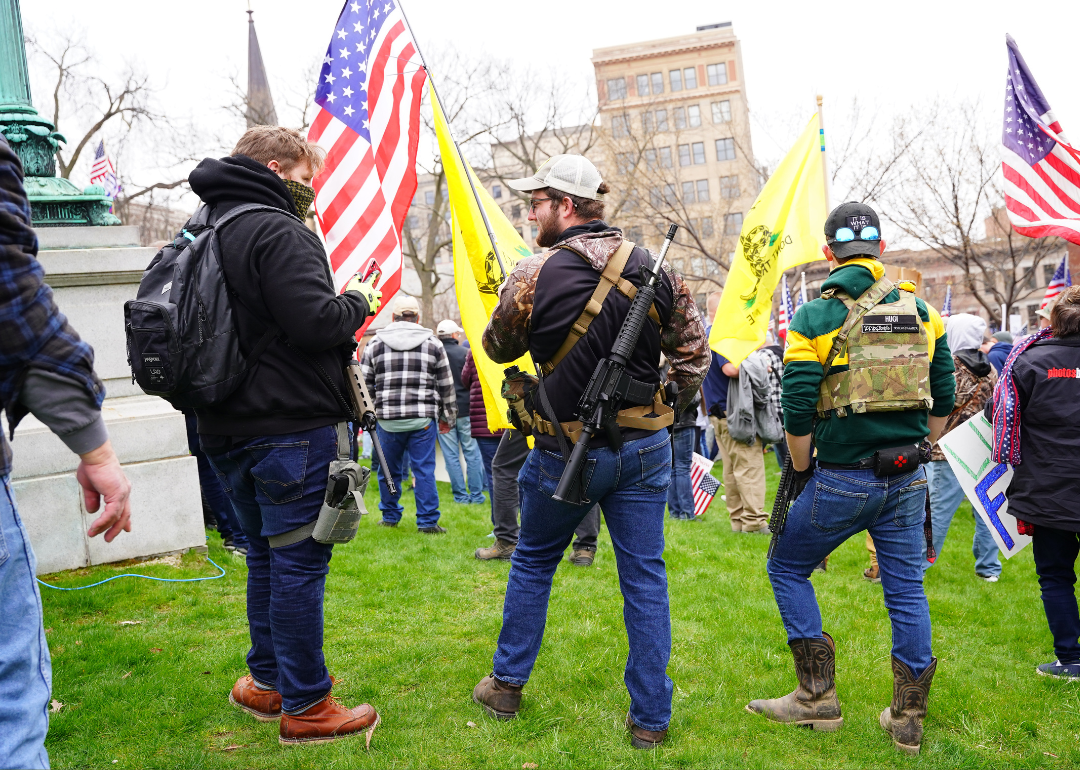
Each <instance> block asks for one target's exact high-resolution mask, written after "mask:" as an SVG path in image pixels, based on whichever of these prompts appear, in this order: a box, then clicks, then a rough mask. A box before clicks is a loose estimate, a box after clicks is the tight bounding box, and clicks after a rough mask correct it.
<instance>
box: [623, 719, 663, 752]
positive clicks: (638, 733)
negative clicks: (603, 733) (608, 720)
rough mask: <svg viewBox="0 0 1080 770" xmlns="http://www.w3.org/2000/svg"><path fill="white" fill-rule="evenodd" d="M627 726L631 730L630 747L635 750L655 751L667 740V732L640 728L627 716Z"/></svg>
mask: <svg viewBox="0 0 1080 770" xmlns="http://www.w3.org/2000/svg"><path fill="white" fill-rule="evenodd" d="M626 726H627V728H629V730H630V745H631V746H633V747H634V748H635V749H655V748H656V747H657V746H659V745H660V744H661V743H663V742H664V739H665V738H667V730H646V729H645V728H644V727H638V726H637V725H636V724H634V720H633V719H631V718H630V715H629V714H627V715H626Z"/></svg>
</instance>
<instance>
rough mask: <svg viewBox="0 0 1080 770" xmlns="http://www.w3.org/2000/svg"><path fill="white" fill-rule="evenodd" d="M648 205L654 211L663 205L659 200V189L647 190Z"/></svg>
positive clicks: (651, 188)
mask: <svg viewBox="0 0 1080 770" xmlns="http://www.w3.org/2000/svg"><path fill="white" fill-rule="evenodd" d="M649 205H650V206H652V207H653V208H654V209H658V208H660V207H661V206H663V205H664V201H663V200H662V199H661V198H660V188H659V187H650V188H649Z"/></svg>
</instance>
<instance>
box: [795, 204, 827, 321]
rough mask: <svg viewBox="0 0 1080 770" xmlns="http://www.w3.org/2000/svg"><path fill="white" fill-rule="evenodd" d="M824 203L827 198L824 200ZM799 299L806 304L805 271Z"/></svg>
mask: <svg viewBox="0 0 1080 770" xmlns="http://www.w3.org/2000/svg"><path fill="white" fill-rule="evenodd" d="M825 200H826V201H827V200H828V198H826V199H825ZM799 299H801V300H802V301H803V302H806V271H805V270H804V271H802V289H800V291H799Z"/></svg>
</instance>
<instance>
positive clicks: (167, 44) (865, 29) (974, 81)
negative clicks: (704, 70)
mask: <svg viewBox="0 0 1080 770" xmlns="http://www.w3.org/2000/svg"><path fill="white" fill-rule="evenodd" d="M401 2H402V3H403V5H404V9H405V11H406V13H407V14H408V16H409V18H410V21H411V23H412V26H413V29H414V31H415V33H416V36H417V38H418V42H419V43H420V46H421V48H422V49H426V50H430V51H434V50H437V49H438V48H439V47H440V46H445V45H448V44H449V45H458V46H460V47H462V48H465V49H466V50H471V51H477V50H482V51H485V52H488V53H490V54H491V55H492V56H496V57H501V58H516V59H521V60H527V61H529V62H532V63H533V64H534V65H535V66H536V68H537V69H538V70H541V69H542V70H545V71H546V70H549V69H550V68H551V67H553V66H554V67H555V68H557V69H559V70H560V71H565V74H566V77H567V78H570V79H573V80H574V81H577V82H580V83H581V84H582V87H583V88H584V87H588V84H590V83H591V80H592V67H591V64H590V57H591V55H592V50H593V49H594V48H599V47H603V46H610V45H618V44H623V43H633V42H638V41H642V40H648V39H653V38H659V37H667V36H672V35H678V34H683V33H686V32H692V31H693V30H694V28H695V27H696V26H697V25H700V24H710V23H715V22H720V21H732V22H733V24H734V29H735V33H736V35H737V36H738V37H739V38H740V40H741V42H742V55H743V63H744V67H745V78H746V87H747V95H748V97H749V101H750V106H751V110H752V114H753V116H754V120H753V123H752V130H753V142H754V148H755V153H756V154H757V155H758V156H759V157H761V158H762V159H763V160H765V161H766V162H770V161H771V162H775V160H776V159H778V158H779V157H780V155H782V153H783V151H784V150H786V145H787V143H789V142H790V141H791V140H792V139H793V138H794V133H795V132H796V131H797V130H798V128H800V127H801V126H802V125H803V124H804V123H805V120H806V119H807V118H808V117H809V116H810V114H811V113H812V111H813V109H814V94H816V93H822V94H824V96H825V99H826V101H825V107H826V117H825V121H826V129H827V130H828V128H829V126H830V122H829V115H830V113H829V111H828V110H829V107H830V105H848V104H850V103H851V99H852V98H853V97H856V96H857V97H859V99H860V100H861V101H863V102H865V103H873V104H876V105H877V106H878V107H879V109H880V110H881V111H882V112H883V113H888V112H890V111H899V110H904V109H907V108H908V107H909V106H910V105H912V104H917V103H921V102H924V101H927V100H930V99H932V98H944V99H955V100H964V99H971V98H978V99H981V100H982V104H983V109H984V111H985V114H986V117H987V120H988V122H990V123H993V124H996V125H1000V120H1001V105H1002V103H1003V99H1004V85H1005V83H1004V81H1005V67H1006V51H1005V34H1006V32H1008V33H1011V34H1012V35H1013V36H1014V37H1015V38H1016V40H1017V42H1018V43H1019V45H1020V50H1021V51H1022V52H1023V53H1024V56H1025V58H1026V59H1027V62H1028V65H1029V66H1030V67H1031V68H1032V70H1033V72H1034V75H1035V77H1036V79H1037V80H1038V82H1039V83H1040V85H1041V86H1042V88H1043V91H1044V92H1045V94H1046V95H1047V97H1048V99H1049V100H1050V103H1051V105H1052V106H1053V108H1054V110H1055V112H1056V114H1057V116H1058V118H1059V119H1060V120H1061V122H1062V125H1063V127H1064V129H1065V131H1066V134H1067V135H1070V136H1071V137H1072V138H1073V140H1074V141H1077V137H1078V136H1080V89H1078V88H1077V85H1078V83H1080V61H1078V58H1077V56H1076V44H1075V38H1076V30H1077V29H1078V27H1080V2H1078V1H1077V0H1044V2H1042V3H1040V4H1039V5H1038V6H1037V12H1031V11H1032V6H1029V5H1027V4H1025V3H1018V2H1015V1H1014V2H999V1H998V0H981V1H980V2H974V1H973V0H964V1H960V0H935V1H932V2H930V1H927V0H910V1H905V2H896V1H894V2H881V1H880V0H878V2H864V3H851V2H834V1H833V0H817V2H806V0H801V1H800V2H750V1H749V0H744V1H743V2H723V1H721V2H717V0H711V1H708V2H706V1H705V0H676V1H675V2H668V3H657V2H643V1H642V0H620V2H614V1H612V0H607V1H606V2H598V1H597V0H588V1H587V2H578V3H550V2H542V1H539V0H516V1H515V2H507V0H501V1H499V2H497V1H496V0H471V1H469V2H457V3H454V2H447V1H446V0H401ZM251 5H252V7H253V9H254V10H255V20H256V26H257V29H258V33H259V39H260V42H261V45H262V51H263V56H264V58H265V61H266V67H267V70H268V72H269V76H270V81H271V87H272V88H273V89H276V90H275V93H274V98H275V101H277V102H278V103H279V107H278V112H279V114H282V113H283V112H284V111H285V110H283V108H282V106H281V104H280V103H281V102H282V101H284V99H285V98H286V96H287V94H285V93H282V92H283V91H286V90H287V86H289V85H290V84H294V87H295V88H296V89H297V90H299V87H300V86H299V74H300V73H301V72H302V71H303V70H304V69H305V68H306V66H307V65H308V64H309V63H311V62H313V61H315V60H316V59H317V58H320V57H321V56H322V54H323V52H324V51H325V49H326V46H327V43H328V42H329V39H330V35H331V34H332V31H333V25H334V22H335V20H336V19H337V15H338V12H339V11H340V9H341V2H340V0H304V2H300V3H298V2H296V1H295V0H252V1H251ZM247 6H248V3H247V0H186V1H185V2H183V3H179V2H164V1H163V0H112V2H110V3H108V4H105V5H96V4H93V3H87V2H86V1H85V0H22V12H23V20H24V24H25V26H26V29H27V32H28V33H38V34H41V33H43V32H45V31H47V30H48V29H49V28H50V27H51V25H53V24H58V25H67V26H65V27H64V28H65V29H68V30H76V31H81V32H82V34H84V36H85V38H86V40H87V42H88V43H89V44H90V45H91V46H92V47H94V48H95V49H96V50H97V52H98V53H99V54H100V55H101V56H102V58H103V59H105V60H107V61H109V62H110V63H111V64H112V65H113V66H115V67H117V68H118V67H119V65H120V63H121V59H123V58H127V59H131V60H133V61H136V62H138V63H140V64H141V66H142V67H143V68H144V69H145V70H146V71H147V72H148V73H149V74H150V75H151V77H152V79H153V80H154V81H155V82H156V83H157V84H158V85H159V86H162V87H163V88H164V92H163V94H162V96H161V99H160V101H161V103H162V104H163V105H167V106H168V107H169V109H171V110H175V111H176V113H177V114H178V115H192V116H194V117H195V119H196V121H197V122H199V123H202V124H205V125H212V124H213V123H214V122H215V121H218V122H220V120H221V112H220V111H219V108H218V105H221V104H223V103H225V102H226V101H227V100H228V97H227V92H228V76H229V74H231V73H235V74H238V75H239V76H240V78H241V80H242V82H246V46H247V24H246V20H247V16H246V14H245V13H244V11H245V10H246V8H247ZM431 58H432V57H430V54H429V59H431ZM428 63H429V65H430V67H431V69H432V71H433V73H434V74H435V75H436V76H437V74H438V68H439V62H438V60H429V62H428ZM741 76H742V75H741V73H740V77H741ZM34 82H35V85H37V88H38V90H39V91H41V90H44V89H43V87H42V85H38V84H40V83H41V82H42V81H41V80H40V75H39V73H37V72H35V73H34ZM45 96H47V94H44V93H36V94H35V101H36V102H38V103H39V104H43V103H44V101H45V100H44V99H43V98H42V97H45ZM1069 132H1071V134H1069ZM834 141H835V140H834ZM77 181H78V180H77Z"/></svg>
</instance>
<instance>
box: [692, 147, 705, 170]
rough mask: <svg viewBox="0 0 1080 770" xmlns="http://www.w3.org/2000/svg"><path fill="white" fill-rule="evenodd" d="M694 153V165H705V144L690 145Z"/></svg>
mask: <svg viewBox="0 0 1080 770" xmlns="http://www.w3.org/2000/svg"><path fill="white" fill-rule="evenodd" d="M690 149H692V150H693V151H694V165H695V166H700V165H702V164H703V163H705V142H694V143H693V144H692V145H690Z"/></svg>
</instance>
